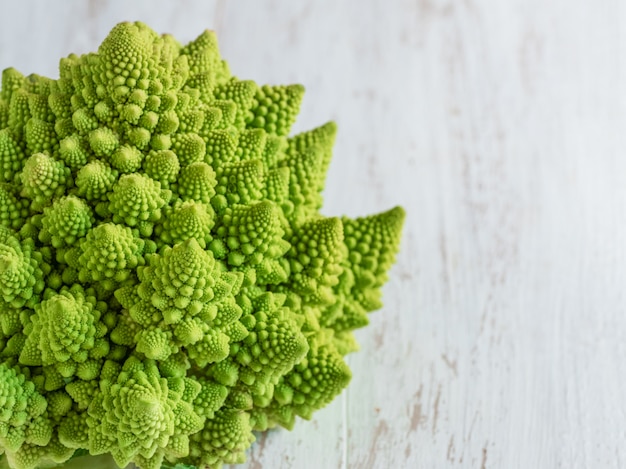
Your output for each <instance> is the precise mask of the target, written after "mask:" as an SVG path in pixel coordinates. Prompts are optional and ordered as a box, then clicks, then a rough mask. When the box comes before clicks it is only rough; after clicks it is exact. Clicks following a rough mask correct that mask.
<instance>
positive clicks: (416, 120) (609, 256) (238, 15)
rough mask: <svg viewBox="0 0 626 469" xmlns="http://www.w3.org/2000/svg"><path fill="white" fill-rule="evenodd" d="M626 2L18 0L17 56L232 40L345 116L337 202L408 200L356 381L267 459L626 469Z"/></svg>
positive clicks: (263, 76) (232, 48)
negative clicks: (119, 30) (169, 40)
mask: <svg viewBox="0 0 626 469" xmlns="http://www.w3.org/2000/svg"><path fill="white" fill-rule="evenodd" d="M625 9H626V6H625V5H624V3H623V2H620V1H619V0H613V1H611V0H606V1H604V0H602V1H594V2H590V1H584V0H570V1H565V0H551V1H546V0H507V1H494V0H458V1H444V0H417V1H404V0H397V1H389V0H368V1H346V2H338V1H334V0H322V1H316V2H312V1H311V2H286V1H285V2H279V1H269V0H268V1H259V0H245V1H242V0H238V1H228V2H226V1H224V2H212V1H205V0H193V1H192V0H187V1H176V2H175V1H169V2H168V1H134V2H126V1H122V0H120V1H113V0H110V1H105V0H101V1H74V0H72V1H68V0H64V1H63V2H47V1H43V0H41V1H32V0H31V1H23V0H22V1H19V2H18V1H14V2H5V3H3V5H2V12H3V14H2V15H0V67H1V68H4V67H7V66H15V67H17V68H19V69H20V70H21V71H23V72H37V73H43V74H55V73H56V72H55V70H56V63H57V62H56V61H57V59H58V58H59V57H61V56H64V55H67V54H68V53H70V52H87V51H90V50H93V49H95V48H96V47H97V45H98V44H99V42H100V41H101V40H102V39H103V38H104V36H105V35H106V33H107V32H108V30H109V29H110V28H111V27H112V26H113V25H114V24H115V23H116V22H118V21H121V20H134V19H139V20H142V21H144V22H146V23H148V24H150V25H151V26H152V27H153V28H154V29H156V30H157V31H160V32H171V33H173V34H175V35H176V36H177V37H178V38H179V39H181V40H182V41H187V40H190V39H192V38H193V37H195V35H197V34H199V33H200V32H201V30H203V29H205V28H210V29H216V30H217V32H218V34H219V38H220V42H221V47H222V51H223V55H224V56H225V57H226V58H227V59H228V60H229V61H230V63H231V68H232V70H234V71H235V73H236V74H237V75H238V76H240V77H246V78H253V79H255V80H257V81H259V82H268V83H291V82H299V83H303V84H304V85H305V86H306V88H307V95H306V97H305V101H304V103H303V107H302V113H301V117H300V120H299V121H298V124H297V125H296V128H295V129H294V130H296V131H299V130H303V129H307V128H311V127H313V126H315V125H318V124H321V123H323V122H324V121H326V120H329V119H334V120H336V121H337V123H338V125H339V129H340V130H339V135H338V138H337V144H336V148H335V159H334V161H333V163H332V165H331V168H330V174H329V177H328V184H327V189H326V191H325V200H326V205H325V209H324V212H325V213H326V214H329V215H335V214H349V215H353V216H358V215H364V214H367V213H373V212H377V211H382V210H385V209H387V208H390V207H392V206H394V205H396V204H402V205H403V206H404V207H405V208H406V210H407V212H408V217H407V220H406V227H405V228H406V230H405V234H404V241H403V244H402V250H401V253H400V255H399V260H398V264H397V265H396V266H395V267H394V269H393V271H392V272H391V281H390V282H389V284H388V285H387V286H386V287H385V290H384V292H385V294H384V301H385V307H384V309H383V310H381V311H379V312H377V313H375V314H373V315H372V316H371V325H370V326H369V328H367V329H364V330H362V331H360V332H359V333H358V339H359V341H360V343H361V345H362V351H361V352H359V353H357V354H354V355H351V356H350V357H349V359H348V361H349V364H350V366H351V368H352V370H353V373H354V378H353V380H352V383H351V385H350V387H349V388H348V390H347V391H345V392H344V393H343V394H342V395H341V396H340V397H339V398H338V399H337V400H336V401H335V402H334V403H333V404H332V405H330V406H329V407H328V408H326V409H324V410H322V411H320V412H319V413H318V414H317V415H316V417H315V418H314V419H313V421H312V422H309V423H304V422H300V423H299V424H298V425H297V426H296V429H295V431H294V432H292V433H288V432H286V431H277V432H272V433H270V434H269V435H264V436H262V437H261V438H260V440H259V441H258V442H257V443H256V445H255V446H254V448H253V449H252V451H251V452H250V455H249V462H248V463H247V464H246V465H244V466H242V467H243V468H248V469H260V468H305V469H306V468H322V469H326V468H353V469H369V468H424V469H426V468H428V469H430V468H446V467H451V468H452V467H467V468H561V467H562V468H586V467H602V468H620V467H625V466H626V441H625V431H624V428H625V424H624V422H625V421H626V403H625V400H624V395H625V394H626V360H625V358H626V353H625V352H626V341H625V339H626V317H625V316H624V314H625V310H626V293H625V292H626V290H625V288H624V282H625V280H626V249H625V246H626V241H625V240H626V222H625V221H624V220H625V218H624V217H625V214H626V185H625V184H624V182H625V180H626V138H625V136H626V132H624V129H625V128H626V74H625V69H624V57H625V55H626V42H625V41H626V36H625V35H624V33H623V30H624V27H625V25H626V16H625V14H626V13H625Z"/></svg>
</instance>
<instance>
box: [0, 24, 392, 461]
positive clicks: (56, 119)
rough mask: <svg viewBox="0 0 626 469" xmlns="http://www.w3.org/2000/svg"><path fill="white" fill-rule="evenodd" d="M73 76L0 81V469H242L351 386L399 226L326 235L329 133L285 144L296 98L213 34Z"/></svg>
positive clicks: (104, 61) (143, 40)
mask: <svg viewBox="0 0 626 469" xmlns="http://www.w3.org/2000/svg"><path fill="white" fill-rule="evenodd" d="M59 70H60V78H58V79H56V80H55V79H50V78H45V77H42V76H37V75H30V76H23V75H22V74H21V73H19V72H18V71H16V70H14V69H7V70H5V71H4V72H3V73H2V88H1V91H0V458H5V463H8V464H9V466H10V467H12V468H15V469H34V468H36V467H39V466H42V465H48V466H49V465H50V464H54V463H59V464H60V463H63V462H64V461H67V460H68V459H70V458H72V457H73V456H75V457H79V456H80V457H84V455H85V454H87V453H88V454H91V455H92V456H93V457H94V458H96V455H102V454H110V455H112V457H113V458H114V460H115V461H116V463H117V464H118V465H120V466H124V465H126V464H128V463H130V462H134V463H135V464H136V465H138V466H139V467H141V468H142V469H158V468H161V467H162V466H168V467H170V466H171V467H173V466H176V465H177V464H181V467H182V466H183V465H184V467H192V466H197V467H207V466H210V467H212V468H219V467H221V465H222V464H232V463H240V462H243V461H244V459H245V451H246V450H247V449H248V448H249V446H250V445H251V443H252V442H253V441H254V439H255V437H254V435H253V433H252V432H253V431H263V430H266V429H268V428H271V427H274V426H276V425H281V426H283V427H286V428H292V427H293V425H294V422H295V420H296V417H298V416H299V417H302V418H304V419H309V418H311V416H312V414H313V412H314V411H316V410H317V409H320V408H322V407H324V406H325V405H326V404H328V403H329V402H330V401H331V400H332V399H333V398H334V397H335V396H337V394H339V393H340V392H341V390H342V389H344V388H345V387H346V386H347V384H348V382H349V381H350V370H349V368H348V366H347V365H346V362H345V361H344V359H343V356H344V355H345V354H347V353H349V352H352V351H354V350H356V349H357V344H356V342H355V340H354V337H353V335H352V331H353V330H354V329H356V328H359V327H362V326H365V325H366V324H367V323H368V316H367V314H368V313H369V312H370V311H372V310H374V309H377V308H380V306H381V302H380V296H381V287H382V285H383V283H384V282H385V281H386V279H387V272H388V270H389V268H390V267H391V264H392V263H393V262H394V258H395V255H396V252H397V249H398V245H399V241H400V234H401V229H402V223H403V219H404V211H403V210H402V208H400V207H396V208H394V209H392V210H390V211H388V212H385V213H382V214H378V215H374V216H369V217H364V218H357V219H350V218H345V217H344V218H328V217H324V216H322V215H321V214H320V213H319V209H320V207H321V204H322V198H321V191H322V189H323V187H324V179H325V174H326V171H327V169H328V167H329V164H330V158H331V151H332V146H333V141H334V138H335V133H336V126H335V124H334V123H332V122H331V123H327V124H325V125H322V126H321V127H318V128H316V129H313V130H311V131H308V132H303V133H301V134H298V135H295V136H292V137H289V136H288V135H289V132H290V127H291V125H292V124H293V122H294V120H295V118H296V115H297V113H298V110H299V107H300V102H301V100H302V97H303V94H304V88H303V87H302V86H301V85H289V86H271V85H264V86H257V84H255V83H254V82H253V81H249V80H240V79H238V78H236V77H235V76H233V75H231V73H230V70H229V68H228V65H227V63H226V62H225V61H224V60H222V58H221V57H220V55H219V52H218V48H217V42H216V38H215V35H214V34H213V33H212V32H209V31H206V32H204V33H202V34H201V35H200V36H199V37H198V38H197V39H196V40H195V41H192V42H191V43H189V44H187V45H186V46H181V45H180V44H179V43H178V42H177V41H176V40H175V39H174V38H173V37H172V36H169V35H163V36H159V35H157V34H156V33H155V32H154V31H152V30H151V29H150V28H148V27H147V26H146V25H144V24H142V23H138V22H136V23H121V24H118V25H117V26H115V28H113V30H112V31H111V32H110V34H109V35H108V37H107V38H106V39H105V40H104V41H103V43H102V44H101V46H100V47H99V49H98V51H97V52H94V53H89V54H86V55H82V56H80V57H79V56H76V55H70V56H69V57H67V58H64V59H62V60H61V62H60V67H59ZM2 453H4V454H3V455H2Z"/></svg>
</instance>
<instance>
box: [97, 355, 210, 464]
mask: <svg viewBox="0 0 626 469" xmlns="http://www.w3.org/2000/svg"><path fill="white" fill-rule="evenodd" d="M100 387H101V390H102V391H101V392H100V393H98V394H97V395H96V397H95V399H94V400H93V401H92V403H91V405H90V406H89V410H88V413H89V418H88V425H89V441H90V444H89V452H90V453H91V454H94V455H95V454H103V453H107V452H110V453H111V454H112V455H113V457H114V459H115V462H116V463H117V464H118V465H119V466H120V467H124V466H126V465H127V464H129V463H130V462H131V461H134V462H136V463H137V464H139V465H140V467H141V468H146V469H160V468H161V465H162V464H163V463H164V462H165V461H175V460H176V459H178V458H183V457H185V456H188V454H189V435H191V434H194V433H196V432H198V431H199V430H201V429H202V427H203V424H204V418H203V417H201V416H199V415H198V414H197V413H196V412H195V411H194V408H193V405H192V402H193V399H194V398H195V397H196V396H197V395H198V393H199V392H200V389H201V388H200V385H199V384H198V383H197V382H196V381H194V380H193V379H190V378H164V377H162V376H161V374H160V372H159V369H158V367H157V365H156V363H155V362H154V361H152V360H140V359H139V358H136V357H130V358H129V359H128V360H126V362H125V364H124V366H123V368H122V370H121V372H119V374H117V376H115V375H113V376H111V377H109V378H108V379H103V380H102V381H101V384H100Z"/></svg>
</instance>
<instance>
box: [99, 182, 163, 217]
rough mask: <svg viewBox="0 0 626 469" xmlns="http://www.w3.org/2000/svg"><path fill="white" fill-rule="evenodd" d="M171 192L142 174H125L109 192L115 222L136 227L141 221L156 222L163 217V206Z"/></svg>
mask: <svg viewBox="0 0 626 469" xmlns="http://www.w3.org/2000/svg"><path fill="white" fill-rule="evenodd" d="M170 196H171V193H170V192H169V191H167V190H163V189H161V185H160V184H159V183H158V182H157V181H155V180H154V179H151V178H149V177H147V176H143V175H141V174H137V173H135V174H125V175H123V176H121V177H120V179H119V180H118V181H117V182H116V183H115V185H114V186H113V188H112V191H111V192H110V194H109V211H110V212H111V213H112V214H113V221H114V222H115V223H124V224H126V225H128V226H132V227H135V226H137V225H139V224H140V223H141V222H155V221H157V220H159V219H160V218H161V208H163V206H164V205H165V204H166V203H167V202H168V201H169V199H170Z"/></svg>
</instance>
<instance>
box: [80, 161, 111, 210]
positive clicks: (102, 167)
mask: <svg viewBox="0 0 626 469" xmlns="http://www.w3.org/2000/svg"><path fill="white" fill-rule="evenodd" d="M116 179H117V173H116V172H115V171H114V170H112V169H111V167H110V166H109V165H108V164H106V163H104V162H103V161H100V160H93V161H91V162H90V163H87V164H86V165H85V166H83V167H82V168H81V169H80V171H78V174H77V176H76V188H77V189H78V191H77V192H78V195H80V196H81V197H84V198H85V199H87V200H90V201H97V200H100V199H103V198H104V197H105V196H106V195H107V193H108V192H109V191H110V190H111V188H112V187H113V184H114V183H115V180H116Z"/></svg>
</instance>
